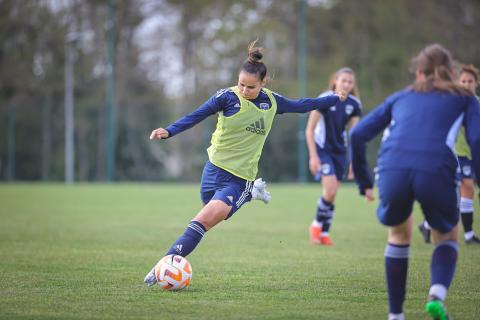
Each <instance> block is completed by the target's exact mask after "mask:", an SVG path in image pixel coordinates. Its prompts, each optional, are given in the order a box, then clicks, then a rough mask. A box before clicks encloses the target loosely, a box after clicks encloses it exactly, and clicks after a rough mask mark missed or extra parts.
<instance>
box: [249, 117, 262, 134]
mask: <svg viewBox="0 0 480 320" xmlns="http://www.w3.org/2000/svg"><path fill="white" fill-rule="evenodd" d="M245 130H247V131H249V132H251V133H256V134H260V135H262V136H264V135H265V134H266V131H265V122H264V121H263V118H260V119H258V120H257V121H255V122H254V123H252V124H251V125H249V126H248V127H246V128H245Z"/></svg>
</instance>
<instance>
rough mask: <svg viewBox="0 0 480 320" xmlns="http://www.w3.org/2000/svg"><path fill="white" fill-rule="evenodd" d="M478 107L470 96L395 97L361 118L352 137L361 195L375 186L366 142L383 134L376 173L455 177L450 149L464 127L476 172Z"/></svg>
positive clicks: (420, 94) (407, 91)
mask: <svg viewBox="0 0 480 320" xmlns="http://www.w3.org/2000/svg"><path fill="white" fill-rule="evenodd" d="M479 123H480V105H479V102H478V101H477V99H476V98H475V97H474V96H461V95H457V94H451V93H447V92H440V91H432V92H428V93H425V92H416V91H413V90H412V89H410V88H407V89H405V90H402V91H399V92H397V93H394V94H393V95H391V96H389V97H388V98H387V99H386V100H385V101H384V102H383V103H382V104H380V105H379V106H378V107H376V108H375V109H374V110H373V111H371V112H370V113H369V114H368V115H367V116H365V117H364V118H363V119H362V120H361V121H360V122H359V123H358V124H357V125H356V126H355V127H354V128H353V130H352V132H351V146H352V163H353V170H354V172H355V178H356V180H357V183H358V185H359V187H360V191H361V192H363V191H364V189H365V188H371V187H372V186H373V180H372V178H371V176H370V173H369V171H368V165H367V162H366V155H365V152H366V142H367V141H369V140H371V139H372V138H373V137H375V136H376V135H377V134H378V133H380V132H381V131H382V130H384V129H385V128H386V131H385V134H384V139H383V142H382V145H381V147H380V151H379V153H378V161H377V166H378V170H379V171H382V170H387V169H413V170H419V171H424V172H429V173H433V174H435V175H442V176H446V177H448V178H451V177H454V176H455V175H456V172H457V167H458V161H457V157H456V155H455V150H454V145H455V140H456V138H457V135H458V132H459V130H460V127H461V126H462V125H463V126H465V131H466V137H467V141H468V143H469V145H470V149H471V151H472V157H473V166H474V170H477V172H478V170H480V125H479Z"/></svg>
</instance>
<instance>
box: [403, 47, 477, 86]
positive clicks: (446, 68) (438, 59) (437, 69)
mask: <svg viewBox="0 0 480 320" xmlns="http://www.w3.org/2000/svg"><path fill="white" fill-rule="evenodd" d="M452 65H453V59H452V56H451V54H450V52H449V51H448V50H447V49H445V48H444V47H443V46H441V45H439V44H432V45H429V46H427V47H425V48H424V49H423V50H422V51H420V53H419V54H418V55H417V56H416V57H415V58H413V59H412V61H411V65H410V70H411V71H412V72H417V71H418V72H420V73H422V74H423V75H425V79H421V80H420V79H417V80H416V81H415V82H414V84H413V89H414V90H415V91H419V92H430V91H433V90H439V91H448V92H451V93H458V94H462V95H468V94H469V92H468V91H467V90H466V89H464V88H463V87H462V86H460V85H458V84H456V83H455V81H454V77H453V67H452Z"/></svg>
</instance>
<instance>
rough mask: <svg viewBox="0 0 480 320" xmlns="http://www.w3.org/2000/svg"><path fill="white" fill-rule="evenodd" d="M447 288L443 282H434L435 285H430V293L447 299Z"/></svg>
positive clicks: (443, 299) (441, 298)
mask: <svg viewBox="0 0 480 320" xmlns="http://www.w3.org/2000/svg"><path fill="white" fill-rule="evenodd" d="M447 292H448V290H447V288H446V287H445V286H444V285H442V284H434V285H433V286H431V287H430V291H429V292H428V295H430V296H434V297H437V298H438V299H440V300H442V301H445V298H447Z"/></svg>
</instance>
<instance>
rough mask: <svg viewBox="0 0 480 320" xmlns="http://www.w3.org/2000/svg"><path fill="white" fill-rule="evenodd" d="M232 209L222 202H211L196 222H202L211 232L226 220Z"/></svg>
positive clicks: (200, 213)
mask: <svg viewBox="0 0 480 320" xmlns="http://www.w3.org/2000/svg"><path fill="white" fill-rule="evenodd" d="M231 209H232V207H231V206H229V205H227V204H226V203H225V202H223V201H221V200H211V201H209V202H208V203H207V204H206V205H205V206H204V207H203V208H202V210H200V212H199V213H198V214H197V215H196V216H195V218H194V220H195V221H198V222H200V223H201V224H202V225H203V226H204V227H205V228H206V229H207V230H209V229H211V228H213V227H214V226H215V225H216V224H218V223H219V222H221V221H223V220H225V218H227V216H228V214H229V212H230V210H231Z"/></svg>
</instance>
